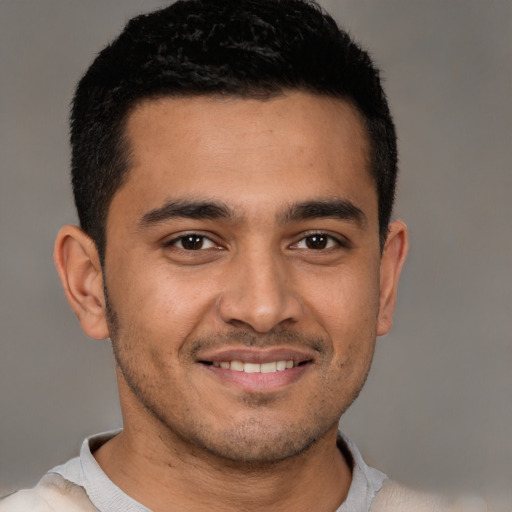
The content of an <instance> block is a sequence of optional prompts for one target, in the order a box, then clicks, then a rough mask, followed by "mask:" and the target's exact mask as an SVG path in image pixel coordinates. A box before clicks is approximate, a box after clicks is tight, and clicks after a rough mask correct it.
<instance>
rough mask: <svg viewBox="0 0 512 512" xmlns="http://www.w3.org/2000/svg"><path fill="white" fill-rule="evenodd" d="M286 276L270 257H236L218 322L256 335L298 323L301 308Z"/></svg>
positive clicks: (263, 254) (283, 268)
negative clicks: (287, 324) (244, 329)
mask: <svg viewBox="0 0 512 512" xmlns="http://www.w3.org/2000/svg"><path fill="white" fill-rule="evenodd" d="M290 273H291V272H290V271H289V269H287V268H286V264H285V263H284V262H281V261H280V260H279V256H276V255H273V254H271V253H264V252H263V251H261V252H260V253H259V254H251V255H250V256H244V255H242V254H240V255H238V256H237V257H236V261H233V262H232V265H231V268H230V271H229V276H227V279H226V281H225V286H224V287H223V291H222V294H221V296H220V298H219V301H218V308H219V314H220V317H221V319H222V321H223V322H225V323H227V324H230V325H232V326H234V327H245V328H250V329H251V330H253V331H255V332H258V333H268V332H270V331H272V329H274V328H276V327H278V326H280V325H281V324H286V323H296V322H298V321H299V320H300V317H301V315H302V309H303V308H302V305H301V302H300V300H299V298H298V296H297V294H296V293H295V292H294V291H293V287H292V283H291V279H290V278H291V275H290Z"/></svg>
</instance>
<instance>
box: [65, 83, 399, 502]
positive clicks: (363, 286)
mask: <svg viewBox="0 0 512 512" xmlns="http://www.w3.org/2000/svg"><path fill="white" fill-rule="evenodd" d="M126 135H127V138H128V140H129V142H130V146H131V162H130V164H131V169H130V171H129V174H128V176H127V179H126V180H125V183H124V184H123V186H122V187H121V188H120V189H119V191H118V192H117V193H116V194H115V196H114V198H113V201H112V204H111V206H110V210H109V214H108V219H107V230H106V232H107V246H106V258H105V268H104V276H105V280H106V282H105V283H104V282H103V274H102V272H101V268H100V266H99V260H98V256H97V253H96V250H95V247H94V244H93V243H92V242H91V241H90V239H88V237H87V236H86V235H85V234H84V233H82V232H81V231H80V230H79V229H78V228H76V227H71V226H67V227H65V228H63V230H62V231H61V232H60V234H59V238H58V240H57V244H56V250H55V259H56V262H57V267H58V269H59V273H60V275H61V278H62V281H63V284H64V288H65V290H66V294H67V296H68V299H69V301H70V303H71V305H72V307H73V309H74V310H75V312H76V313H77V315H78V317H79V319H80V321H81V324H82V327H83V329H84V331H85V332H86V333H87V334H89V335H90V336H92V337H94V338H104V337H108V336H110V337H111V339H112V343H113V347H114V352H115V355H116V361H117V366H118V371H117V373H118V384H119V392H120V399H121V405H122V410H123V418H124V431H123V433H122V434H120V435H119V436H117V437H116V438H115V439H114V440H112V441H111V442H109V443H107V444H106V445H104V446H103V447H102V448H100V449H99V450H98V452H96V453H95V457H96V459H97V460H98V462H99V463H100V465H101V466H102V467H103V469H104V470H105V472H106V473H107V475H108V476H109V477H110V478H111V479H112V480H113V481H114V482H115V483H116V484H117V485H118V486H120V487H121V488H122V489H123V490H125V492H127V493H128V494H130V495H131V496H133V497H134V498H135V499H137V500H139V501H141V502H142V503H143V504H145V505H146V506H148V507H149V508H151V509H152V510H155V511H156V512H158V511H159V510H171V509H170V508H169V507H170V503H172V504H175V506H176V510H211V507H212V503H216V504H219V507H220V509H222V510H313V509H314V510H326V511H328V510H335V509H336V508H337V506H339V504H340V503H341V502H342V501H343V500H344V499H345V497H346V493H347V492H348V488H349V485H350V470H349V468H348V466H347V463H346V462H345V461H344V459H343V457H342V456H341V454H340V453H339V451H338V450H337V448H336V445H335V440H336V432H337V425H338V421H339V418H340V416H341V415H342V414H343V412H344V411H345V410H346V409H347V407H348V406H349V405H350V404H351V403H352V401H353V400H354V399H355V397H356V396H357V394H358V392H359V391H360V389H361V387H362V386H363V384H364V381H365V379H366V376H367V373H368V371H369V368H370V364H371V359H372V356H373V352H374V346H375V341H376V337H377V336H378V335H382V334H385V333H387V332H388V331H389V329H390V327H391V318H392V313H393V308H394V304H395V296H396V286H397V281H398V277H399V273H400V270H401V267H402V264H403V261H404V259H405V255H406V252H407V235H406V228H405V226H404V225H403V224H402V223H401V222H395V223H393V224H392V225H391V226H390V235H389V236H388V241H387V243H386V246H385V248H384V251H383V253H382V255H381V253H380V250H379V226H378V218H377V195H376V190H375V184H374V182H373V179H372V177H371V176H370V173H369V171H368V168H367V155H368V146H367V140H366V134H365V131H364V128H363V124H362V121H361V119H360V117H359V115H358V114H357V112H356V111H355V109H354V108H353V107H351V106H350V105H348V104H346V103H344V102H342V101H339V100H333V99H329V98H325V97H319V96H314V95H310V94H306V93H300V92H290V93H289V94H287V95H282V96H279V97H276V98H273V99H269V100H265V101H263V100H245V99H234V98H227V99H226V98H217V97H197V98H186V99H185V98H181V99H176V98H175V99H170V98H165V99H159V100H153V101H146V102H144V103H142V104H140V105H139V106H138V107H137V108H136V109H135V110H134V111H133V112H132V114H131V115H130V118H129V120H128V124H127V132H126ZM184 148H185V149H186V150H184ZM191 203H193V204H192V205H191ZM198 203H201V205H202V209H201V208H198V207H197V204H198ZM204 203H208V206H207V207H204ZM311 203H314V205H315V208H312V207H311ZM297 204H299V205H302V209H301V207H300V206H297ZM304 204H307V205H309V209H308V208H305V207H304ZM333 204H335V205H336V206H337V208H334V209H333V207H332V205H333ZM319 205H320V207H319ZM325 205H328V206H329V208H330V209H326V207H325ZM340 205H341V206H342V208H341V209H340ZM176 206H179V207H180V208H176ZM184 206H185V207H184ZM178 210H179V211H178ZM334 210H335V213H333V211H334ZM191 212H194V213H191ZM171 214H172V215H171ZM192 217H193V218H192ZM187 236H192V237H193V238H192V239H190V238H184V237H187ZM315 237H316V238H315ZM191 240H192V241H193V242H194V243H191ZM194 244H195V245H194ZM104 284H105V285H106V289H107V290H108V301H107V298H106V297H105V296H104V294H103V289H104ZM234 359H242V360H245V361H253V362H268V361H275V360H279V359H294V360H295V362H296V363H297V364H298V363H299V362H300V363H301V365H300V366H298V367H297V368H294V369H293V370H290V371H289V370H286V372H288V373H286V372H277V373H275V374H269V375H267V376H265V375H263V374H245V373H239V372H233V371H231V370H223V369H218V368H215V367H214V366H213V365H211V364H210V363H212V362H213V361H223V360H234ZM306 483H307V485H306ZM319 497H320V498H319ZM220 504H222V506H220ZM172 510H174V509H172Z"/></svg>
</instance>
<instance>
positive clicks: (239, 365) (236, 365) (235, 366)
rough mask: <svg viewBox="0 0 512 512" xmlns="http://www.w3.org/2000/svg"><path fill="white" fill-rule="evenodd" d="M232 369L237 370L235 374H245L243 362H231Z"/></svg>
mask: <svg viewBox="0 0 512 512" xmlns="http://www.w3.org/2000/svg"><path fill="white" fill-rule="evenodd" d="M228 364H229V363H228ZM230 368H231V369H232V370H235V372H243V371H244V363H242V361H231V365H230Z"/></svg>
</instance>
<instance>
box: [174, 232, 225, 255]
mask: <svg viewBox="0 0 512 512" xmlns="http://www.w3.org/2000/svg"><path fill="white" fill-rule="evenodd" d="M168 245H170V246H174V247H178V248H180V249H184V250H185V251H200V250H204V249H212V248H214V247H216V245H215V243H214V242H212V241H211V240H210V239H209V238H207V237H206V236H202V235H196V234H193V233H192V234H190V235H184V236H180V237H179V238H175V239H174V240H172V241H171V242H170V243H169V244H168Z"/></svg>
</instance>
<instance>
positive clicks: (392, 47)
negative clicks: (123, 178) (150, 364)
mask: <svg viewBox="0 0 512 512" xmlns="http://www.w3.org/2000/svg"><path fill="white" fill-rule="evenodd" d="M162 4H163V2H162V1H141V0H139V1H135V0H122V1H121V0H116V1H113V0H109V1H98V0H89V1H75V0H67V1H64V0H62V1H57V0H30V1H29V0H16V1H14V0H3V1H1V0H0V83H1V86H0V120H1V121H0V122H1V128H0V130H1V132H0V169H1V198H0V219H1V249H0V250H1V274H2V275H1V280H2V284H1V290H0V293H1V295H0V300H1V308H0V315H1V345H0V492H3V493H5V492H7V491H10V490H13V489H15V488H16V487H18V486H27V485H32V484H34V483H35V481H36V480H37V479H38V477H39V476H40V475H41V474H42V473H43V472H44V471H45V469H47V468H49V467H51V466H52V465H54V464H57V463H59V462H62V461H64V460H65V459H66V458H68V457H71V456H73V455H75V454H76V453H77V451H78V447H79V444H80V442H81V440H82V438H83V437H85V436H86V435H88V434H91V433H95V432H97V431H101V430H106V429H110V428H113V427H116V426H118V425H119V424H120V415H119V407H118V404H117V395H116V389H115V381H114V376H113V363H112V358H111V354H110V348H109V346H108V344H107V342H98V341H93V340H89V339H87V338H86V337H85V335H83V334H82V332H81V330H80V328H79V326H78V323H77V321H76V320H75V318H74V316H73V315H72V313H71V310H70V308H69V307H68V305H67V303H66V302H65V299H64V295H63V293H62V292H61V289H60V284H59V282H58V279H57V275H56V272H55V270H54V268H53V262H52V244H53V240H54V238H55V235H56V233H57V230H58V228H59V227H60V226H61V225H62V224H63V223H67V222H73V223H74V222H75V213H74V210H73V206H72V202H71V194H70V188H69V184H68V160H69V150H68V145H67V115H68V104H69V101H70V98H71V95H72V91H73V86H74V84H75V83H76V81H77V79H78V78H79V76H80V75H81V73H82V72H83V71H84V70H85V69H86V67H87V65H88V64H89V63H90V61H91V59H92V58H93V56H94V55H95V54H96V53H97V52H98V51H99V50H100V49H101V48H102V47H103V46H104V45H105V44H106V43H107V42H108V41H109V40H110V39H111V38H112V37H113V36H114V35H115V34H116V33H117V32H118V31H119V30H120V29H121V28H122V26H123V24H124V22H125V21H127V20H128V18H129V17H131V16H132V15H134V14H136V13H139V12H142V11H147V10H151V9H152V8H153V7H155V6H158V5H162ZM323 4H324V5H325V6H326V7H327V8H328V10H330V12H331V13H332V14H333V15H334V16H335V17H336V18H337V19H338V21H340V22H341V23H342V24H343V25H344V26H345V28H347V29H348V30H349V31H350V32H351V33H352V34H353V35H354V36H355V37H356V38H357V39H358V40H360V41H362V42H363V43H364V45H365V46H367V47H369V48H370V49H371V53H372V54H373V56H374V58H375V59H376V61H377V63H378V64H379V65H380V66H382V68H383V69H384V77H385V80H386V87H387V91H388V94H389V98H390V102H391V107H392V110H393V112H394V115H395V119H396V123H397V126H398V132H399V139H400V153H401V179H400V186H399V200H398V206H397V216H399V217H401V218H403V219H404V220H405V221H406V222H407V223H408V225H409V228H410V234H411V240H412V250H411V254H410V258H409V261H408V263H407V266H406V268H405V273H404V276H403V278H402V282H401V290H400V298H399V302H398V310H397V313H396V318H395V327H394V330H393V332H392V333H391V334H390V335H388V336H386V337H384V338H382V339H380V340H379V342H378V348H377V353H376V358H375V362H374V366H373V370H372V373H371V376H370V378H369V381H368V383H367V385H366V388H365V389H364V391H363V392H362V394H361V396H360V398H359V400H358V401H357V402H356V404H355V405H354V406H353V407H352V408H351V410H350V411H349V412H348V413H347V415H346V417H345V418H344V419H343V420H342V427H343V429H344V430H345V431H346V432H347V433H348V434H349V435H350V436H351V437H352V438H353V439H354V440H355V441H356V442H357V443H358V444H359V446H360V448H361V449H362V451H363V453H364V454H365V456H366V458H367V460H368V462H369V463H371V464H373V465H375V466H377V467H379V468H381V469H383V470H384V471H386V472H387V473H388V474H389V475H391V476H393V477H394V478H397V479H399V480H401V481H403V482H406V483H408V484H411V485H415V486H419V487H422V488H425V489H431V488H437V489H449V490H457V491H463V492H473V493H478V494H485V495H487V497H488V499H489V501H490V502H491V504H492V505H493V507H494V508H492V510H496V511H501V510H503V511H507V512H509V511H510V510H511V509H512V432H511V431H512V372H511V367H512V339H511V337H512V336H511V331H512V328H511V325H512V323H511V317H512V271H511V264H512V236H511V228H510V224H511V221H512V206H511V205H512V201H511V200H510V194H511V192H512V173H511V168H510V164H511V162H512V155H511V143H512V137H511V135H512V131H511V127H510V125H511V121H512V99H511V98H512V95H511V92H512V88H511V85H512V83H511V82H512V36H511V23H512V2H510V1H497V0H495V1H463V0H457V1H454V0H442V1H441V0H439V1H408V2H407V1H405V0H403V1H387V0H379V1H377V0H374V1H364V0H362V1H361V0H360V1H355V0H352V1H327V0H326V1H324V2H323Z"/></svg>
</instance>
